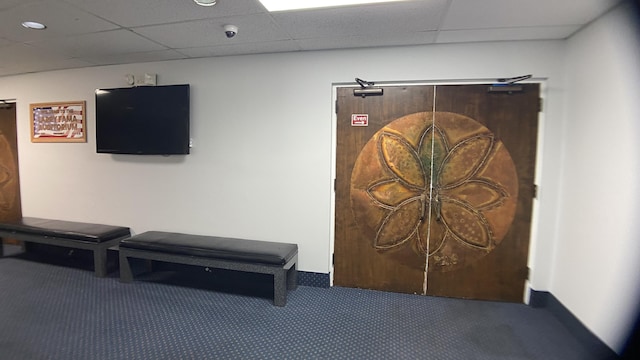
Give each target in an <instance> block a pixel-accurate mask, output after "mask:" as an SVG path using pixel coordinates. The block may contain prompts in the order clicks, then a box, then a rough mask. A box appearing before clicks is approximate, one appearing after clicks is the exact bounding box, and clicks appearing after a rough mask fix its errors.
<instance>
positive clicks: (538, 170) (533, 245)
mask: <svg viewBox="0 0 640 360" xmlns="http://www.w3.org/2000/svg"><path fill="white" fill-rule="evenodd" d="M495 81H496V79H460V80H428V81H376V83H375V84H376V85H375V86H376V87H383V88H384V87H385V86H422V85H478V84H491V83H494V82H495ZM521 83H523V84H540V98H541V99H542V104H543V105H542V108H541V110H540V111H539V112H538V133H537V134H536V163H535V175H534V184H535V185H536V187H537V191H536V196H535V197H534V198H533V203H532V208H531V228H530V229H529V249H528V254H527V267H528V268H529V276H528V277H527V279H526V280H525V283H524V294H523V302H524V303H525V304H529V298H530V295H531V276H532V274H533V272H534V270H535V264H536V263H535V256H536V252H535V251H536V249H537V243H538V238H537V235H538V226H539V220H538V219H539V208H540V204H539V197H540V192H541V189H540V182H541V179H542V154H543V152H544V151H543V150H544V149H543V144H544V128H545V113H546V106H544V104H546V103H547V101H546V93H547V78H546V77H539V78H536V77H532V78H530V79H528V80H526V81H522V82H521ZM359 87H360V86H359V85H358V83H356V82H355V81H354V82H346V83H343V82H340V83H332V84H331V104H332V106H331V107H332V109H331V181H330V182H331V192H330V193H331V200H330V224H329V225H330V229H329V239H330V241H329V264H328V267H329V286H333V275H334V266H333V254H334V251H335V242H336V237H335V226H336V192H335V180H336V176H337V171H336V161H337V160H336V153H337V147H338V143H337V129H338V114H337V111H336V104H337V101H338V88H354V89H357V88H359ZM382 96H384V95H382Z"/></svg>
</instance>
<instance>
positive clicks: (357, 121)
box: [351, 114, 369, 126]
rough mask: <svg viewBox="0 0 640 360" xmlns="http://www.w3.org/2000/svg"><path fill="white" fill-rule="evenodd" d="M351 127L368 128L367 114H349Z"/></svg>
mask: <svg viewBox="0 0 640 360" xmlns="http://www.w3.org/2000/svg"><path fill="white" fill-rule="evenodd" d="M351 126H369V114H351Z"/></svg>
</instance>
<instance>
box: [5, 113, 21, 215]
mask: <svg viewBox="0 0 640 360" xmlns="http://www.w3.org/2000/svg"><path fill="white" fill-rule="evenodd" d="M17 144H18V141H17V135H16V107H15V104H3V103H0V220H3V221H6V220H15V219H19V218H20V217H21V216H22V208H21V206H20V178H19V176H18V145H17Z"/></svg>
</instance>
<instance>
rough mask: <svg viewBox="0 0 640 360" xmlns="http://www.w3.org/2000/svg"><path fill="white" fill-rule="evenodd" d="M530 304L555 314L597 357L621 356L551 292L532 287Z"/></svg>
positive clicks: (614, 357)
mask: <svg viewBox="0 0 640 360" xmlns="http://www.w3.org/2000/svg"><path fill="white" fill-rule="evenodd" d="M529 306H531V307H535V308H544V309H546V310H547V311H549V312H550V313H551V314H553V315H554V316H555V317H556V318H557V319H558V320H559V321H560V322H561V323H562V324H564V326H566V327H567V329H568V330H569V332H571V333H572V334H573V336H575V337H576V339H577V340H578V341H579V342H580V343H582V344H583V345H584V346H585V347H586V348H587V349H589V351H590V352H591V353H592V354H594V357H595V358H596V359H603V360H609V359H618V358H619V356H618V354H616V353H615V351H613V350H612V349H611V348H610V347H609V346H607V344H605V343H604V342H603V341H602V340H600V339H599V338H598V337H597V336H596V335H595V334H594V333H592V332H591V330H589V329H588V328H587V327H586V326H584V324H582V322H581V321H580V320H579V319H578V318H577V317H575V315H573V314H572V313H571V311H569V309H567V308H566V307H565V306H564V305H562V303H561V302H560V301H559V300H558V299H556V297H555V296H553V294H551V293H550V292H548V291H536V290H533V289H531V295H530V297H529Z"/></svg>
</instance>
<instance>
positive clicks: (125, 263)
mask: <svg viewBox="0 0 640 360" xmlns="http://www.w3.org/2000/svg"><path fill="white" fill-rule="evenodd" d="M119 260H120V282H124V283H130V282H132V281H133V273H132V272H131V264H130V263H129V259H128V258H127V256H126V255H125V254H123V252H122V250H120V254H119Z"/></svg>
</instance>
